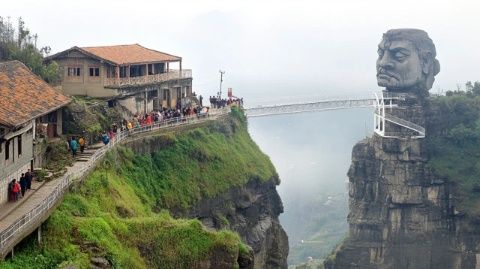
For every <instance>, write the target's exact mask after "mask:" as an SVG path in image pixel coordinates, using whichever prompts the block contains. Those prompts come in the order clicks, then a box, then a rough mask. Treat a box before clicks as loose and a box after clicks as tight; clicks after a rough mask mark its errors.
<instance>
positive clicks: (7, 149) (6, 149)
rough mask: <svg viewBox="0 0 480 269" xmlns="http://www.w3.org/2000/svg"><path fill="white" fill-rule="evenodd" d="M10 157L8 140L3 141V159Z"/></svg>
mask: <svg viewBox="0 0 480 269" xmlns="http://www.w3.org/2000/svg"><path fill="white" fill-rule="evenodd" d="M8 159H10V140H7V142H5V160H8Z"/></svg>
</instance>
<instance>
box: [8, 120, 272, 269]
mask: <svg viewBox="0 0 480 269" xmlns="http://www.w3.org/2000/svg"><path fill="white" fill-rule="evenodd" d="M235 113H237V114H235ZM151 139H157V140H156V141H157V142H159V143H163V144H162V149H161V150H160V151H158V152H156V153H154V154H152V155H148V156H141V155H136V154H134V153H133V152H132V150H130V149H129V148H127V147H120V148H118V149H117V150H114V151H111V152H109V153H108V155H107V156H106V157H105V158H104V160H103V161H102V162H101V165H100V166H99V167H98V168H97V169H96V170H95V171H94V172H93V173H92V174H91V175H90V176H89V177H88V178H87V179H86V180H85V182H84V183H83V184H82V185H80V186H77V188H75V189H74V190H72V191H71V192H70V193H68V194H67V195H66V197H65V199H64V201H63V203H62V204H61V205H60V206H59V208H58V209H57V210H56V211H55V212H54V213H53V214H52V215H51V217H50V218H49V219H48V221H47V222H46V223H45V224H44V227H43V241H42V243H41V246H40V247H37V246H36V243H35V239H34V238H32V239H30V240H27V241H26V242H25V243H24V246H23V247H21V248H20V249H18V248H17V249H16V252H15V258H14V259H10V260H7V261H6V262H4V263H1V264H0V268H62V267H66V266H67V265H76V266H78V267H79V268H89V266H90V258H92V257H104V258H106V259H108V260H109V261H110V263H112V264H113V265H114V267H115V268H166V269H169V268H172V269H173V268H175V269H178V268H203V267H202V266H204V264H205V261H206V260H208V259H210V258H212V255H219V253H220V254H221V257H219V256H216V257H215V259H217V260H218V259H223V260H226V261H230V262H231V264H232V267H233V268H234V267H236V266H238V264H237V263H236V259H237V256H238V255H239V253H244V252H248V247H247V246H246V245H244V244H243V243H242V242H241V240H240V238H239V237H238V235H237V234H236V233H233V232H231V231H226V230H224V231H208V230H206V229H205V228H204V227H203V225H202V224H201V223H200V222H199V221H198V220H186V219H173V218H172V217H171V216H170V215H169V213H168V212H167V210H168V209H170V208H177V209H179V208H180V209H181V208H187V207H189V206H191V205H193V204H194V203H195V202H196V201H198V200H199V199H202V198H205V197H213V196H216V195H217V194H219V193H222V192H224V191H225V190H227V189H229V188H230V187H232V186H239V185H242V184H245V183H246V182H247V181H249V180H251V179H254V178H258V179H261V180H269V179H272V178H277V176H276V172H275V169H274V167H273V165H272V164H271V163H270V161H269V159H268V157H267V156H265V155H264V154H263V153H261V151H260V150H259V149H258V147H257V146H256V145H255V143H253V141H252V140H251V139H250V137H249V135H248V132H247V129H246V122H245V119H244V117H243V114H241V113H240V112H238V111H234V112H233V115H232V116H231V117H229V118H228V119H227V120H226V121H225V122H216V123H213V124H210V125H209V126H206V127H202V128H197V129H193V130H190V131H185V132H181V133H179V134H168V135H161V136H159V137H156V138H151ZM219 250H220V251H219Z"/></svg>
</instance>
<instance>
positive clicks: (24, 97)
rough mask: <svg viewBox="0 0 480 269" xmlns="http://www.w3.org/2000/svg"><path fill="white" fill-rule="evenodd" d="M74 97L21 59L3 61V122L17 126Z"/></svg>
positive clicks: (0, 82)
mask: <svg viewBox="0 0 480 269" xmlns="http://www.w3.org/2000/svg"><path fill="white" fill-rule="evenodd" d="M70 102H71V99H70V98H69V97H67V96H65V95H63V94H61V93H59V92H57V91H56V90H55V89H54V88H52V87H51V86H50V85H48V83H46V82H45V81H43V80H42V79H41V78H39V77H38V76H36V75H35V74H33V73H32V71H30V69H29V68H28V67H26V66H25V65H24V64H23V63H21V62H19V61H10V62H3V63H0V124H1V125H5V126H7V127H17V126H19V125H22V124H24V123H26V122H28V121H30V120H32V119H34V118H37V117H39V116H42V115H45V114H47V113H50V112H52V111H55V110H57V109H58V108H60V107H63V106H66V105H67V104H68V103H70Z"/></svg>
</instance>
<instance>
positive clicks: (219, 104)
mask: <svg viewBox="0 0 480 269" xmlns="http://www.w3.org/2000/svg"><path fill="white" fill-rule="evenodd" d="M210 104H211V105H212V108H224V107H225V106H230V105H237V106H243V98H231V97H230V98H228V99H222V98H219V97H217V96H210Z"/></svg>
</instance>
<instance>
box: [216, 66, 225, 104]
mask: <svg viewBox="0 0 480 269" xmlns="http://www.w3.org/2000/svg"><path fill="white" fill-rule="evenodd" d="M218 72H220V91H219V92H218V99H222V82H223V75H224V74H225V71H222V70H220V71H218Z"/></svg>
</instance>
